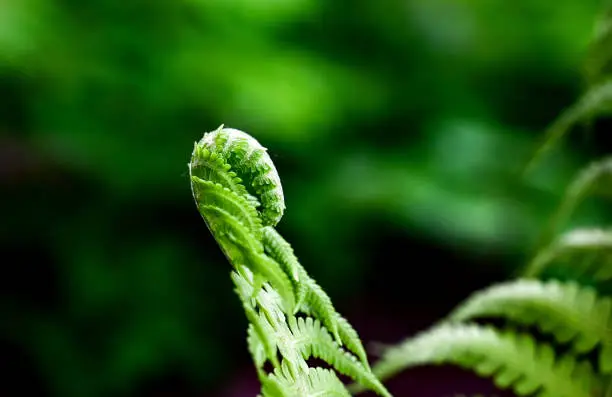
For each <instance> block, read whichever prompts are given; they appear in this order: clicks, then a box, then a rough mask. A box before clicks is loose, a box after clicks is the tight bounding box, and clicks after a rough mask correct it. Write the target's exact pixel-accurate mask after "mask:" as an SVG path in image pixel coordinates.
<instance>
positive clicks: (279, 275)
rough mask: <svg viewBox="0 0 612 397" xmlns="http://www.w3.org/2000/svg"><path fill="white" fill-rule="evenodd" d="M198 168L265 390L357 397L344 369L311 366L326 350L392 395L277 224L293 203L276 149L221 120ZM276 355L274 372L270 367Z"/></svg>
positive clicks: (197, 180) (352, 373)
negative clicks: (345, 379) (283, 181)
mask: <svg viewBox="0 0 612 397" xmlns="http://www.w3.org/2000/svg"><path fill="white" fill-rule="evenodd" d="M189 173H190V177H191V189H192V193H193V197H194V199H195V202H196V205H197V207H198V210H199V212H200V214H201V215H202V217H203V219H204V221H205V223H206V225H207V226H208V228H209V230H210V232H211V233H212V235H213V236H214V238H215V239H216V241H217V243H218V244H219V246H220V248H221V250H222V251H223V253H224V254H225V256H226V258H227V259H228V261H229V262H230V264H231V265H232V266H233V268H234V270H233V272H232V280H233V282H234V284H235V286H236V293H237V294H238V296H239V297H240V300H241V301H242V304H243V307H244V310H245V314H246V316H247V318H248V320H249V328H248V336H247V342H248V348H249V351H250V352H251V355H252V356H253V360H254V363H255V366H256V369H257V373H258V376H259V379H260V381H261V383H262V395H263V396H291V397H293V396H315V395H316V396H346V395H349V394H348V391H347V390H346V388H345V387H344V385H343V384H342V382H341V381H340V380H339V379H338V377H337V376H336V374H335V372H333V371H332V370H330V369H323V368H311V367H309V366H308V363H307V361H306V360H307V359H308V358H310V357H317V358H320V359H322V360H324V361H325V362H327V363H328V364H330V365H331V367H332V368H333V369H334V370H336V371H337V372H339V373H342V374H344V375H347V376H349V377H350V378H352V379H353V380H355V381H357V382H358V383H360V384H361V385H363V386H364V387H365V388H368V389H371V390H373V391H375V392H376V393H378V394H379V395H381V396H386V397H390V394H389V392H388V391H387V390H386V389H385V387H384V386H383V385H382V384H381V383H380V382H379V380H378V379H377V378H376V376H375V375H374V374H373V373H372V372H371V370H370V367H369V364H368V361H367V357H366V354H365V349H364V348H363V345H362V343H361V341H360V339H359V336H358V335H357V332H355V330H354V329H353V327H351V325H350V324H349V323H348V321H346V320H345V319H344V318H343V317H341V316H340V315H339V314H338V313H337V312H336V310H335V309H334V307H333V305H332V303H331V300H330V299H329V296H327V294H326V293H325V292H324V291H323V289H322V288H321V287H320V286H319V285H318V284H317V283H316V282H315V281H314V280H313V279H312V278H311V277H310V276H309V275H308V273H307V272H306V270H305V269H304V268H303V267H302V266H301V264H300V263H299V261H298V259H297V257H296V256H295V254H294V252H293V249H292V248H291V246H290V245H289V243H288V242H287V241H285V240H284V239H283V238H282V236H281V235H280V234H279V233H278V232H277V231H276V230H275V229H274V226H276V224H277V223H278V222H279V221H280V219H281V217H282V215H283V212H284V210H285V202H284V197H283V190H282V186H281V183H280V178H279V176H278V172H277V171H276V168H275V166H274V164H273V163H272V160H271V159H270V156H269V155H268V153H267V151H266V149H265V148H264V147H263V146H261V144H259V142H257V141H256V140H255V139H254V138H253V137H251V136H250V135H248V134H246V133H245V132H242V131H239V130H235V129H231V128H224V127H223V126H221V127H219V128H218V129H217V130H215V131H212V132H209V133H206V134H204V137H203V138H202V139H201V140H200V141H199V142H196V144H195V147H194V150H193V154H192V157H191V161H190V163H189ZM298 313H302V314H303V315H305V316H306V317H305V318H304V317H299V318H298V317H296V314H298ZM266 361H269V362H270V363H271V364H272V367H273V370H272V372H271V373H266V372H265V371H264V364H265V362H266Z"/></svg>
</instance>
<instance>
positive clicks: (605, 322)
mask: <svg viewBox="0 0 612 397" xmlns="http://www.w3.org/2000/svg"><path fill="white" fill-rule="evenodd" d="M610 11H612V9H611V10H610ZM610 11H609V12H607V13H606V15H605V18H604V19H603V21H601V22H600V24H599V25H598V26H599V28H598V33H597V35H596V39H595V42H594V44H593V48H595V49H596V51H595V50H593V51H594V52H593V53H592V54H591V57H590V58H589V61H588V62H587V66H588V67H587V71H588V74H587V81H588V82H589V86H588V87H587V90H586V92H585V94H584V95H583V96H582V97H581V98H580V99H579V100H578V101H577V102H576V104H575V105H573V106H571V107H570V108H569V109H567V110H566V111H565V112H563V113H562V114H561V115H560V116H559V117H558V118H557V120H556V121H555V122H553V123H552V124H551V126H550V127H549V129H548V130H547V131H546V133H545V137H544V143H543V144H542V145H540V146H539V148H538V150H537V151H536V153H535V154H534V156H533V157H532V159H531V161H530V162H529V163H528V165H527V167H526V170H530V169H531V168H533V167H534V165H535V164H536V162H537V161H539V160H541V158H542V156H543V155H544V153H545V152H546V151H548V150H549V149H550V148H551V147H552V146H554V145H555V144H556V143H558V142H559V140H560V139H561V138H562V137H563V136H564V135H565V134H567V133H568V132H569V131H570V129H571V128H572V127H573V126H574V125H576V124H577V123H579V122H583V121H590V120H592V119H593V118H595V117H598V116H604V115H608V114H610V113H611V112H612V75H611V73H610V72H611V70H610V59H612V51H610V47H609V46H608V45H603V44H602V43H608V44H609V43H610V42H611V40H612V28H611V26H612V12H610ZM611 169H612V160H610V159H609V158H605V159H603V160H598V161H595V162H593V163H592V164H591V165H589V166H587V167H586V168H585V169H584V170H583V171H582V172H581V173H579V175H578V176H577V178H576V179H575V180H574V181H573V182H572V183H571V184H570V186H569V188H568V189H567V191H566V192H565V195H564V198H563V200H562V202H561V204H560V206H559V208H558V210H557V211H556V213H555V215H554V216H553V218H552V220H551V222H550V224H549V225H548V228H547V229H546V230H545V239H544V241H545V244H544V247H543V248H542V249H541V250H540V251H539V252H538V253H537V254H536V255H535V257H534V259H533V260H532V261H531V262H530V263H528V265H527V266H526V268H525V270H524V272H523V274H522V275H521V276H522V277H524V278H519V279H517V280H511V281H508V282H505V283H501V284H497V285H493V286H491V287H489V288H487V289H485V290H482V291H479V292H476V293H474V294H473V295H472V296H470V297H469V298H468V299H466V301H465V302H463V303H462V304H460V305H458V307H457V308H456V309H455V310H454V311H452V312H451V313H450V314H449V315H448V317H447V318H445V319H443V320H442V321H440V322H439V323H438V324H437V325H434V326H433V327H432V328H431V329H429V330H426V331H423V332H421V333H419V334H417V335H416V336H414V337H411V338H408V339H406V340H405V341H403V342H401V343H399V344H397V345H395V346H391V347H387V348H386V349H384V351H383V354H382V357H381V359H380V361H379V362H377V363H376V364H375V365H374V366H373V372H374V373H375V374H376V375H377V376H378V377H379V378H380V379H381V380H384V379H387V378H389V377H391V376H393V375H396V374H397V373H399V372H401V371H402V370H405V369H407V368H411V367H414V366H420V365H430V364H454V365H457V366H461V367H464V368H467V369H470V370H472V371H474V372H476V373H477V374H479V375H481V376H484V377H488V378H492V379H493V380H494V382H495V384H496V385H497V386H498V387H499V388H501V389H511V390H513V391H514V393H515V394H517V395H520V396H527V395H536V396H540V397H592V396H610V395H611V394H612V382H611V380H610V379H612V378H611V377H610V373H611V372H612V349H611V347H612V300H611V298H610V297H607V296H604V295H603V294H602V292H601V291H599V290H598V289H597V287H598V286H599V285H600V284H601V283H603V282H606V281H609V280H610V279H611V278H612V261H611V259H612V256H611V248H612V233H611V232H610V231H608V230H606V229H602V228H583V229H577V230H571V231H569V232H566V233H565V234H563V235H562V236H561V237H559V238H555V237H554V236H555V235H556V234H557V233H558V232H559V229H560V227H561V225H562V224H563V223H564V222H565V221H566V220H567V219H569V218H570V217H571V215H572V214H573V212H574V211H575V209H576V208H577V207H578V206H579V205H580V203H581V202H582V201H583V200H584V199H585V198H586V197H588V196H593V195H603V196H610V192H611V190H610V188H609V186H612V185H611V184H610V182H612V178H610V170H611ZM560 265H562V266H563V267H564V269H565V270H566V274H567V275H568V276H569V278H570V279H575V280H577V281H562V280H555V279H554V277H552V278H553V279H552V280H551V279H550V278H551V271H553V270H555V269H558V268H559V266H560ZM553 276H554V275H553ZM537 277H541V278H546V279H548V280H547V281H541V280H538V279H536V278H537ZM585 279H586V281H587V284H590V285H583V284H582V283H583V282H585ZM491 319H501V320H504V326H501V327H500V326H492V325H482V323H483V322H486V321H487V320H491ZM533 328H537V329H538V330H539V332H540V333H541V334H543V335H549V336H551V337H552V340H554V341H555V344H554V345H553V344H549V343H544V342H542V341H538V340H537V338H536V337H535V335H532V334H531V333H529V332H528V331H529V329H533ZM557 344H558V345H564V346H569V347H570V349H569V351H567V352H565V353H564V354H558V353H556V352H555V346H556V345H557ZM593 352H596V353H597V357H598V358H597V360H596V365H595V366H594V367H593V365H592V363H591V362H590V361H589V360H588V359H587V358H586V357H587V356H586V354H587V353H593ZM362 389H363V387H361V386H358V385H354V386H353V387H352V388H351V390H353V391H355V392H359V391H361V390H362Z"/></svg>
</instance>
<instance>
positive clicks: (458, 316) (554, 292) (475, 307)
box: [447, 280, 612, 372]
mask: <svg viewBox="0 0 612 397" xmlns="http://www.w3.org/2000/svg"><path fill="white" fill-rule="evenodd" d="M611 309H612V301H611V300H610V298H601V299H598V298H597V293H596V291H595V290H594V289H592V288H589V287H581V286H580V285H578V284H577V283H574V282H567V283H563V282H559V281H548V282H545V283H544V282H541V281H538V280H516V281H509V282H506V283H502V284H497V285H494V286H492V287H490V288H488V289H485V290H482V291H479V292H476V293H475V294H473V295H472V296H471V297H470V298H468V299H467V300H466V301H465V302H464V303H462V304H461V305H459V307H457V308H456V309H455V310H454V311H453V312H452V313H451V314H450V315H449V316H448V320H447V321H450V322H465V321H469V320H473V319H477V318H491V317H502V318H506V319H509V320H511V321H512V322H514V323H516V324H521V325H536V326H537V327H538V328H539V329H540V330H541V331H542V332H544V333H546V334H552V335H553V336H554V337H555V339H557V340H558V341H559V342H561V343H567V342H570V341H571V342H572V345H573V347H574V350H575V351H576V352H577V353H585V352H588V351H591V350H593V349H594V348H595V346H596V345H598V344H600V343H601V344H602V347H603V348H602V351H601V354H600V371H602V372H609V371H610V370H612V368H611V367H610V365H611V364H612V362H611V361H610V359H611V358H612V354H611V353H612V350H611V349H612V344H611V342H612V334H611V333H610V331H611V330H610V324H611V315H612V312H611Z"/></svg>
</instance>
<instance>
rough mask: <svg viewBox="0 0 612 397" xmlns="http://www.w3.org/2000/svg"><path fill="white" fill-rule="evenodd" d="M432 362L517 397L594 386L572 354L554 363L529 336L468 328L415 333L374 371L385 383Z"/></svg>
mask: <svg viewBox="0 0 612 397" xmlns="http://www.w3.org/2000/svg"><path fill="white" fill-rule="evenodd" d="M431 364H438V365H440V364H454V365H458V366H461V367H464V368H467V369H471V370H474V371H475V372H476V373H478V374H479V375H480V376H484V377H492V378H493V380H494V382H495V384H496V385H497V386H498V387H499V388H501V389H507V388H511V389H512V390H513V391H514V393H516V394H517V395H519V396H526V395H534V396H538V397H591V391H592V389H593V387H594V385H595V384H596V379H595V377H594V375H593V372H592V369H591V367H590V365H589V364H588V363H586V362H577V361H576V360H575V358H574V357H572V356H564V357H563V358H561V359H559V360H557V361H555V354H554V351H553V349H552V347H550V346H549V345H546V344H539V345H538V344H537V343H536V342H535V341H534V340H533V338H532V337H531V336H530V335H526V334H517V333H516V332H514V331H506V332H503V331H498V330H496V329H494V328H491V327H486V326H480V325H473V324H468V325H465V324H443V325H441V326H438V327H435V328H433V329H431V330H428V331H425V332H423V333H421V334H419V335H416V336H415V337H414V338H411V339H408V340H406V341H405V342H403V343H401V344H399V345H398V346H396V347H393V348H390V349H389V350H388V351H387V352H386V353H385V354H384V356H383V358H382V359H381V361H380V362H378V363H377V364H376V365H374V367H373V370H374V373H375V374H376V375H377V376H378V377H379V379H382V380H384V379H387V378H389V377H390V376H392V375H394V374H396V373H398V372H400V371H402V370H404V369H407V368H411V367H415V366H421V365H431ZM353 390H354V391H358V390H359V388H358V387H355V388H354V389H353Z"/></svg>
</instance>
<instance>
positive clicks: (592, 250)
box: [523, 229, 612, 281]
mask: <svg viewBox="0 0 612 397" xmlns="http://www.w3.org/2000/svg"><path fill="white" fill-rule="evenodd" d="M557 266H561V267H563V268H569V269H570V270H571V273H572V274H573V275H575V276H582V275H587V276H588V277H589V278H591V279H593V280H595V281H608V280H610V279H612V232H611V231H609V230H605V229H574V230H570V231H569V232H567V233H565V234H563V235H562V236H561V237H560V238H559V239H558V240H557V241H555V242H553V243H552V244H550V245H549V246H548V247H545V248H544V249H542V250H541V251H540V252H539V253H538V254H537V255H536V256H535V257H534V258H533V259H532V260H531V262H530V263H529V264H528V265H527V267H526V268H525V270H524V272H523V275H524V276H525V277H538V276H541V275H543V274H545V273H546V271H547V270H549V269H551V268H555V267H557Z"/></svg>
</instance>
